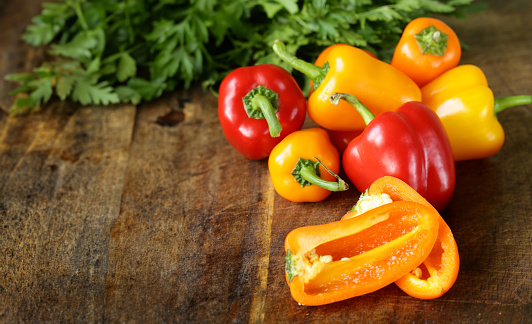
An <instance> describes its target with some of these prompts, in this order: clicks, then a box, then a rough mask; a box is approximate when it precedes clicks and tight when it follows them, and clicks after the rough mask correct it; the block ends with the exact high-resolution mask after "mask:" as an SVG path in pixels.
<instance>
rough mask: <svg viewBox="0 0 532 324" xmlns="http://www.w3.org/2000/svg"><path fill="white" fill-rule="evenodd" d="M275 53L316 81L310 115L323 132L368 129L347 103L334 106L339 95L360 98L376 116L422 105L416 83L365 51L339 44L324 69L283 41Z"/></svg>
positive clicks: (326, 58)
mask: <svg viewBox="0 0 532 324" xmlns="http://www.w3.org/2000/svg"><path fill="white" fill-rule="evenodd" d="M273 50H274V51H275V52H276V53H277V55H278V56H279V57H280V58H281V59H283V60H284V61H285V62H287V63H288V64H290V65H291V66H292V67H293V68H295V69H296V70H298V71H300V72H302V73H303V74H305V75H306V76H307V77H309V78H310V79H311V80H312V81H313V90H312V93H311V94H310V96H309V98H308V100H307V113H308V115H309V117H310V118H311V119H312V120H313V121H314V122H315V123H316V124H318V125H320V126H321V127H323V128H326V129H329V130H334V131H352V130H363V129H364V128H365V127H366V124H365V123H364V120H363V119H362V117H360V114H358V113H357V111H356V110H355V109H353V107H352V106H350V105H349V104H347V103H346V102H342V103H340V104H339V105H337V106H335V105H333V104H332V103H331V102H330V100H329V98H330V96H331V95H332V94H333V93H335V92H341V93H349V94H352V95H354V96H356V97H357V98H358V99H359V100H360V101H361V102H363V103H364V104H365V105H366V106H367V107H368V108H369V109H370V110H371V112H372V113H373V114H374V115H375V116H378V115H380V114H381V113H383V112H385V111H390V110H392V111H393V110H395V109H397V108H399V107H400V106H401V105H403V104H404V103H406V102H409V101H421V90H420V89H419V87H418V86H417V85H416V84H415V83H414V81H412V80H411V79H410V78H409V77H408V76H406V75H405V74H404V73H403V72H401V71H399V70H397V69H396V68H394V67H393V66H391V65H390V64H388V63H385V62H383V61H380V60H378V59H375V58H373V57H372V56H371V55H368V53H367V52H366V51H364V50H362V49H359V48H356V47H353V46H350V45H346V44H338V45H336V46H334V47H333V48H331V49H330V51H329V52H328V54H327V55H324V56H325V61H326V64H324V66H321V67H319V66H316V65H314V64H311V63H308V62H305V61H302V60H300V59H298V58H297V57H295V56H293V55H291V54H289V53H288V51H287V50H286V47H285V46H284V44H283V43H282V42H280V41H276V42H274V44H273ZM320 60H321V59H320Z"/></svg>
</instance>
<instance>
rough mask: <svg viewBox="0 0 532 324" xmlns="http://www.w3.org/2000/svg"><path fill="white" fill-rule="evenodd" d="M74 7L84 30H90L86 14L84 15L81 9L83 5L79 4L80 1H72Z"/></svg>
mask: <svg viewBox="0 0 532 324" xmlns="http://www.w3.org/2000/svg"><path fill="white" fill-rule="evenodd" d="M72 7H73V8H74V11H75V12H76V16H78V19H79V23H80V24H81V28H83V30H89V25H88V24H87V21H86V20H85V16H84V15H83V10H81V5H80V4H79V1H76V2H74V3H72Z"/></svg>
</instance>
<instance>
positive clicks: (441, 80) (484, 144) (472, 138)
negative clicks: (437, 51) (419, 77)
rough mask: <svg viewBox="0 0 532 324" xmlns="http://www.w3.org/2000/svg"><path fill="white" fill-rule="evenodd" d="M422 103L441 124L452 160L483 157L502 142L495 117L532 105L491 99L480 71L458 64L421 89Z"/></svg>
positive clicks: (530, 100) (518, 99) (526, 99)
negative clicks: (506, 110)
mask: <svg viewBox="0 0 532 324" xmlns="http://www.w3.org/2000/svg"><path fill="white" fill-rule="evenodd" d="M421 92H422V97H423V103H424V104H425V105H427V106H428V107H429V108H430V109H432V110H433V111H434V112H435V113H436V114H437V115H438V116H439V117H440V120H441V121H442V123H443V126H444V128H445V130H446V131H447V135H448V136H449V142H450V143H451V147H452V149H453V154H454V159H455V161H463V160H472V159H481V158H487V157H490V156H492V155H494V154H496V153H497V152H498V151H499V150H500V149H501V147H502V145H503V143H504V130H503V128H502V126H501V124H500V123H499V121H498V120H497V118H496V114H497V113H500V112H501V111H503V110H504V109H506V108H509V107H514V106H518V105H526V104H532V96H529V95H520V96H509V97H501V98H494V96H493V92H492V91H491V89H490V88H489V87H488V81H487V79H486V76H485V75H484V73H483V72H482V70H481V69H479V68H478V67H476V66H474V65H469V64H468V65H460V66H457V67H455V68H454V69H451V70H449V71H447V72H445V73H443V74H442V75H440V76H439V77H437V78H436V79H434V80H433V81H431V82H430V83H428V84H427V85H425V86H424V87H423V88H422V89H421Z"/></svg>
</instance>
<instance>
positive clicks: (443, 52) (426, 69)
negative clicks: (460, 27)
mask: <svg viewBox="0 0 532 324" xmlns="http://www.w3.org/2000/svg"><path fill="white" fill-rule="evenodd" d="M461 55H462V48H461V46H460V41H459V40H458V36H457V35H456V33H455V32H454V30H453V29H452V28H451V27H449V26H448V25H447V24H446V23H444V22H443V21H441V20H439V19H435V18H428V17H420V18H416V19H414V20H412V21H411V22H410V23H408V25H406V27H405V29H404V31H403V35H402V36H401V39H400V40H399V43H398V44H397V46H396V48H395V52H394V54H393V58H392V62H391V64H392V66H393V67H395V68H396V69H398V70H400V71H402V72H403V73H404V74H406V75H408V76H409V77H410V78H411V79H412V80H414V82H415V83H416V84H417V85H418V86H419V87H422V86H424V85H425V84H427V83H429V82H430V81H432V80H434V79H435V78H436V77H438V76H439V75H441V74H442V73H444V72H445V71H448V70H450V69H452V68H454V67H456V66H457V65H458V63H459V62H460V57H461Z"/></svg>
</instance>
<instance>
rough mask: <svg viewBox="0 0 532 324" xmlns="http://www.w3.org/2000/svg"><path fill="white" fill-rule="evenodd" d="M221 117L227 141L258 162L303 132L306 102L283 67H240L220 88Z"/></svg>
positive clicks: (228, 76) (272, 65)
mask: <svg viewBox="0 0 532 324" xmlns="http://www.w3.org/2000/svg"><path fill="white" fill-rule="evenodd" d="M218 117H219V120H220V124H221V126H222V130H223V133H224V135H225V138H226V139H227V141H228V142H229V143H230V144H231V145H232V146H233V147H234V148H235V149H236V150H237V151H238V152H239V153H240V154H242V155H243V156H245V157H246V158H249V159H254V160H259V159H263V158H266V157H268V155H269V154H270V152H271V150H272V149H273V148H274V147H275V145H277V144H278V143H279V142H280V141H281V140H282V139H283V138H284V137H286V136H287V135H288V134H290V133H292V132H294V131H296V130H299V129H301V126H303V122H304V121H305V117H306V99H305V96H304V95H303V92H302V91H301V89H300V88H299V85H298V84H297V82H296V81H295V80H294V78H293V77H292V75H291V74H290V73H289V72H288V71H286V70H285V69H283V68H282V67H280V66H277V65H274V64H260V65H256V66H246V67H240V68H237V69H235V70H233V71H231V73H229V74H228V75H227V76H226V77H225V78H224V79H223V80H222V83H221V84H220V90H219V98H218Z"/></svg>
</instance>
